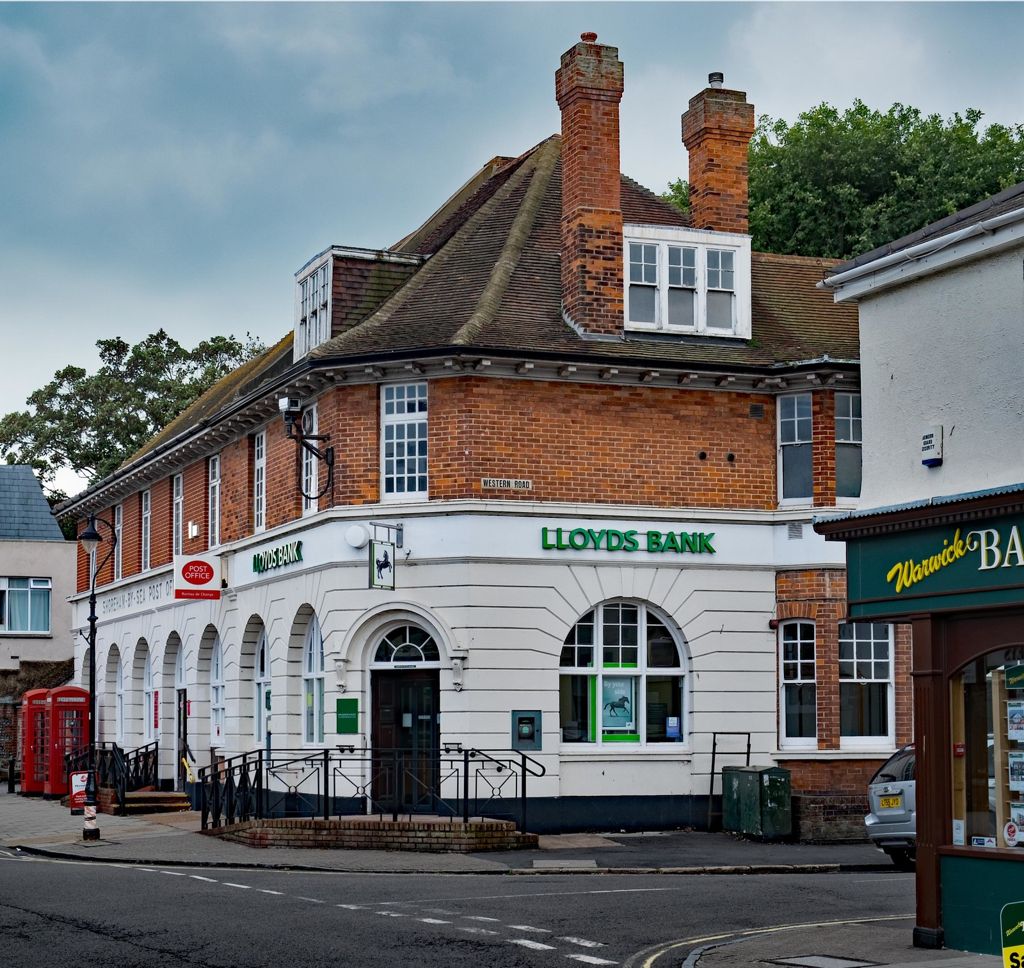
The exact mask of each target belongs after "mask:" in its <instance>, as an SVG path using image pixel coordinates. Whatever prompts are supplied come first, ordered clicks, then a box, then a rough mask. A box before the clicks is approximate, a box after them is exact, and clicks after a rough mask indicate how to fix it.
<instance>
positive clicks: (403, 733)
mask: <svg viewBox="0 0 1024 968" xmlns="http://www.w3.org/2000/svg"><path fill="white" fill-rule="evenodd" d="M371 688H372V690H373V726H372V733H371V737H370V738H371V743H372V744H373V767H374V777H373V798H374V800H375V801H376V806H377V807H378V809H384V810H390V809H393V808H394V806H395V805H396V802H397V806H398V809H399V810H401V811H402V812H413V813H430V812H433V810H434V798H435V796H436V794H437V784H438V778H439V775H440V774H439V764H438V753H439V750H440V730H439V726H438V716H437V713H438V698H439V695H440V677H439V673H438V672H437V670H436V669H435V670H426V669H423V670H417V669H411V670H409V671H407V672H374V673H373V675H372V681H371Z"/></svg>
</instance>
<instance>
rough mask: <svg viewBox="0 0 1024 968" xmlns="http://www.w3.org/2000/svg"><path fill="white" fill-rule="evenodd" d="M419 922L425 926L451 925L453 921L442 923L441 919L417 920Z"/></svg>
mask: <svg viewBox="0 0 1024 968" xmlns="http://www.w3.org/2000/svg"><path fill="white" fill-rule="evenodd" d="M416 920H417V921H422V922H423V923H424V924H451V921H442V920H441V919H440V918H417V919H416Z"/></svg>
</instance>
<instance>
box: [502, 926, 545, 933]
mask: <svg viewBox="0 0 1024 968" xmlns="http://www.w3.org/2000/svg"><path fill="white" fill-rule="evenodd" d="M509 927H510V928H511V929H512V930H513V931H533V932H535V933H537V934H551V929H550V928H535V927H533V926H532V925H529V924H510V925H509Z"/></svg>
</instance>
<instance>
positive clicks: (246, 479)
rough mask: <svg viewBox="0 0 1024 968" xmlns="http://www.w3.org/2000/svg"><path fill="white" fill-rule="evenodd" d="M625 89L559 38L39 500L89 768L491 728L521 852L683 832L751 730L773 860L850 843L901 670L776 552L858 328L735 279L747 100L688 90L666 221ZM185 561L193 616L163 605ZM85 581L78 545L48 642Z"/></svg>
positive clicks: (800, 270)
mask: <svg viewBox="0 0 1024 968" xmlns="http://www.w3.org/2000/svg"><path fill="white" fill-rule="evenodd" d="M623 77H624V74H623V66H622V64H621V63H620V61H619V59H618V52H617V50H616V49H615V48H613V47H609V46H605V45H601V44H598V43H597V42H596V37H595V36H594V35H591V34H584V35H583V38H582V40H581V42H580V43H578V44H576V45H574V46H573V47H572V48H571V49H570V50H568V51H567V52H566V53H565V54H564V55H563V57H562V60H561V65H560V67H559V69H558V71H557V73H556V84H555V87H556V97H557V101H558V104H559V106H560V108H561V111H562V132H561V135H560V136H559V135H554V136H552V137H550V138H548V139H546V140H545V141H543V142H541V143H540V144H539V145H536V146H535V147H533V148H531V149H529V150H528V151H526V152H524V153H523V154H521V155H519V156H518V157H515V158H511V157H509V158H505V157H500V158H495V159H492V160H491V161H489V162H488V163H487V164H486V165H484V167H483V168H482V169H481V170H480V171H479V172H478V173H477V174H476V175H475V176H474V177H473V178H471V179H470V180H469V181H468V182H467V183H466V184H465V185H464V186H463V187H462V188H461V189H460V190H459V191H457V192H456V194H455V195H453V196H452V197H451V198H450V199H449V200H448V201H447V202H445V203H444V204H443V205H442V206H441V208H439V209H438V211H437V212H436V213H435V214H434V215H433V216H432V217H431V218H430V219H429V220H428V221H427V222H426V223H425V224H424V225H422V226H420V227H419V228H418V229H416V230H415V231H414V232H412V233H411V234H410V235H409V236H407V237H406V238H405V239H403V240H401V241H400V242H398V243H397V244H396V245H394V246H392V247H391V248H390V249H382V250H364V249H356V248H350V247H345V246H340V245H337V246H331V247H329V248H327V249H325V250H324V251H323V252H321V253H320V254H319V255H317V256H315V257H314V258H313V259H311V260H310V261H309V262H308V263H307V264H306V265H305V266H304V267H303V268H302V269H300V270H299V272H298V273H296V318H295V321H294V327H293V329H292V331H291V332H289V334H288V335H287V336H286V337H285V338H284V339H283V340H282V341H281V342H280V343H279V344H277V345H276V346H275V347H273V348H272V349H270V350H269V351H268V352H267V353H265V354H264V355H263V356H262V357H260V358H259V359H257V360H254V361H252V362H250V363H248V364H246V365H245V366H243V367H241V368H240V369H239V370H237V371H236V372H235V373H233V374H231V375H230V376H228V377H227V378H225V379H224V380H223V381H222V382H221V383H220V384H218V385H217V386H215V387H214V388H213V389H212V390H211V391H210V392H209V393H207V394H206V395H205V396H204V397H203V398H201V399H200V400H199V401H197V403H196V404H195V405H194V406H193V407H191V408H190V409H189V410H188V411H186V412H185V413H183V414H182V415H181V416H180V417H178V418H177V419H176V420H175V421H174V422H172V423H171V424H170V425H169V426H168V427H166V428H165V429H164V430H163V431H162V432H161V433H160V434H158V435H157V436H156V437H155V438H154V439H153V440H152V441H150V442H149V443H148V444H147V445H146V446H145V447H144V448H143V449H142V450H141V451H140V452H139V453H138V454H136V455H135V456H133V457H132V458H131V459H130V460H129V461H127V462H126V463H125V465H124V466H123V467H122V468H120V469H119V470H118V471H117V472H116V473H115V474H113V475H111V476H110V477H109V478H107V479H106V480H104V481H102V482H100V483H99V484H97V485H96V486H94V487H92V488H91V489H90V490H88V491H86V492H84V493H82V494H80V495H78V496H77V497H75V498H73V499H72V500H70V501H69V502H68V503H67V504H66V505H65V506H64V508H63V511H62V513H63V514H65V515H70V516H73V517H75V518H76V519H79V520H80V521H81V522H82V524H83V526H84V522H85V520H86V518H87V516H88V515H89V514H90V513H95V514H98V515H100V516H101V517H103V518H105V519H108V520H109V521H110V522H111V523H112V524H114V525H115V526H116V527H117V528H118V529H119V530H120V535H121V540H120V544H119V551H118V552H117V553H116V554H115V555H113V556H112V559H111V560H110V561H108V562H107V563H106V564H104V565H103V567H102V568H101V569H100V571H99V573H98V575H97V582H98V587H99V600H100V608H99V614H100V624H99V631H98V642H97V655H96V669H97V691H98V694H99V705H100V715H99V717H98V719H99V738H100V739H101V740H105V741H112V740H114V739H117V740H118V741H119V742H121V743H122V744H124V745H128V746H137V745H139V744H142V743H146V742H151V741H154V740H155V741H157V742H158V743H159V744H160V751H161V754H160V755H161V771H162V776H163V778H164V780H165V781H167V782H178V783H179V784H180V783H183V782H184V779H183V777H181V775H180V771H178V770H177V769H176V766H175V764H176V763H178V761H179V760H180V757H181V753H182V751H183V748H184V743H185V742H186V740H187V743H188V745H189V747H190V749H191V751H193V752H194V754H195V755H196V758H197V761H198V763H199V765H200V766H202V765H205V764H208V763H210V762H213V761H215V760H217V759H220V758H230V757H232V756H235V755H237V754H240V753H243V752H247V751H251V750H256V749H260V748H264V749H268V748H269V749H273V750H282V749H301V750H311V749H320V748H333V747H335V746H337V745H339V744H349V745H352V744H354V745H355V747H356V748H359V749H369V750H373V749H376V748H380V747H381V746H382V745H384V744H386V745H389V746H398V747H401V748H402V749H413V748H415V749H417V750H421V751H426V752H427V753H428V754H429V753H430V751H432V750H437V749H439V748H441V747H443V746H444V745H445V744H454V743H461V744H464V745H465V746H467V747H475V748H480V749H507V748H508V747H509V746H510V745H511V743H512V741H513V737H512V735H511V732H510V731H511V730H512V727H513V725H514V720H515V715H514V714H519V713H522V712H523V711H526V712H527V713H528V714H529V715H530V716H531V717H532V721H533V722H535V723H536V724H537V727H538V728H537V739H536V743H537V745H536V746H535V747H534V748H532V749H531V752H530V755H531V756H532V757H534V759H535V760H536V761H537V762H538V763H540V764H542V765H543V767H544V769H545V771H546V772H545V775H544V776H543V777H540V778H537V779H535V780H532V781H531V787H530V798H531V813H530V815H531V818H532V824H533V826H534V827H535V828H536V829H547V830H555V829H561V830H572V829H585V828H590V829H595V828H598V829H600V828H608V827H618V828H634V829H636V828H647V829H650V828H652V827H656V826H664V827H671V826H682V825H693V826H697V827H701V826H704V825H705V824H706V823H707V817H708V800H707V797H708V794H709V791H711V790H712V789H713V791H714V792H715V794H717V793H718V792H720V790H721V777H720V774H719V773H718V772H717V771H719V770H720V768H721V766H722V765H723V764H726V765H739V764H741V763H742V755H740V753H741V751H743V750H745V748H746V738H745V736H744V735H737V734H749V738H750V744H751V749H752V761H753V762H754V763H755V764H764V765H770V764H773V763H778V764H780V765H782V766H785V767H787V768H788V769H790V770H791V771H792V777H793V786H794V792H795V794H796V809H797V816H798V820H799V824H800V832H801V834H802V835H803V836H805V837H848V836H861V835H862V829H863V828H862V814H863V812H864V806H865V801H864V797H865V787H866V783H867V780H868V778H869V777H870V775H871V774H872V773H873V772H874V770H875V769H876V768H877V766H878V765H879V763H880V762H881V761H882V760H884V759H885V758H886V757H887V756H888V755H889V754H890V753H891V752H892V751H893V749H894V748H896V747H897V746H898V745H900V744H902V743H904V742H907V741H909V739H910V736H911V732H912V730H911V723H910V695H909V690H908V666H909V642H908V641H907V640H906V639H905V638H904V637H903V636H901V635H899V634H895V633H894V632H893V630H892V629H891V628H890V627H889V626H884V625H867V624H861V625H848V624H844V623H843V615H844V611H843V609H844V601H845V594H846V590H845V573H844V559H843V553H842V548H841V547H836V546H834V545H828V544H826V543H825V542H824V541H823V540H822V539H821V538H819V537H818V536H817V535H815V534H814V532H813V531H812V529H811V527H810V522H811V518H812V516H813V515H814V514H815V513H817V512H818V511H821V510H823V509H827V508H834V507H837V506H839V507H850V508H854V507H856V506H857V496H858V494H859V486H860V439H861V434H860V398H859V393H858V347H857V317H856V312H855V310H853V309H850V308H848V307H846V306H842V305H834V304H833V303H832V302H831V301H830V299H829V297H828V295H827V294H825V293H822V292H819V291H817V290H816V288H815V284H816V283H817V282H818V281H819V280H820V279H821V278H822V276H823V274H824V272H825V271H826V269H827V268H828V267H829V265H830V264H829V263H827V262H826V261H825V260H820V259H810V258H802V257H795V256H779V255H767V254H761V253H756V252H752V251H751V246H750V237H749V235H748V234H747V232H748V223H747V145H748V142H749V139H750V137H751V135H752V133H753V129H754V109H753V106H752V105H751V104H749V103H748V102H747V100H746V95H745V94H744V93H743V92H741V91H735V90H729V89H726V88H724V87H723V86H722V79H721V77H720V75H711V79H710V82H709V87H708V88H707V89H705V90H703V91H701V92H700V93H698V94H697V95H695V96H694V97H693V98H691V99H690V102H689V105H688V108H687V110H686V112H685V114H683V118H682V132H683V140H684V142H685V144H686V147H687V149H688V151H689V157H690V191H691V203H692V212H691V215H690V216H689V217H687V216H684V215H682V214H681V213H680V212H678V211H677V210H676V209H674V208H672V207H671V206H669V205H667V204H666V203H665V202H663V201H662V200H661V199H660V198H659V197H657V196H656V195H654V194H653V193H651V192H649V191H648V190H646V189H644V188H642V187H641V186H639V185H638V184H637V183H636V182H634V181H631V180H630V179H629V178H627V177H625V176H624V175H622V174H621V173H620V171H619V100H620V98H621V95H622V91H623V83H624V80H623ZM282 401H284V406H287V407H290V408H291V413H290V416H291V417H292V418H294V422H293V424H292V431H291V434H292V435H291V436H289V433H288V430H287V427H286V423H285V421H283V420H282V418H281V416H280V413H279V406H280V405H281V402H282ZM289 401H290V402H289ZM299 427H301V428H303V429H302V430H301V431H299V430H298V429H297V428H299ZM299 433H305V434H306V435H307V436H313V437H319V438H325V439H321V440H318V441H316V442H315V444H314V445H315V447H316V448H318V450H319V451H320V456H318V455H317V454H315V453H313V452H312V451H311V450H309V449H303V448H301V446H300V444H299V443H298V442H297V440H296V439H295V435H296V434H299ZM328 447H329V448H332V449H333V466H331V467H328V462H327V461H326V460H322V459H320V457H322V456H323V455H324V451H325V449H326V448H328ZM399 525H400V526H401V527H402V532H401V543H400V545H398V546H397V547H395V548H393V549H389V558H388V563H389V564H393V570H392V571H391V573H392V574H393V575H394V583H395V588H394V589H390V588H384V587H370V586H371V582H370V581H369V580H368V577H367V576H368V569H369V568H370V567H371V556H372V555H373V554H376V556H377V557H376V558H374V559H373V560H374V562H375V563H376V567H378V568H379V565H380V560H381V558H380V548H381V547H383V546H378V545H376V544H375V543H374V542H375V541H376V540H394V539H395V537H396V536H397V533H398V532H397V530H396V528H397V526H399ZM299 542H301V549H300V550H298V551H297V550H296V549H297V547H298V545H297V543H299ZM282 549H289V550H282ZM176 555H180V556H181V557H180V558H175V556H176ZM202 555H205V556H207V557H210V556H213V557H215V558H216V559H217V560H218V561H219V565H220V568H221V574H222V577H223V585H224V588H223V593H222V595H221V597H220V599H219V600H217V601H179V600H176V599H175V598H174V597H173V595H172V590H173V584H174V583H173V576H172V572H173V568H172V562H173V561H175V560H177V561H181V560H187V559H188V558H189V557H190V556H191V557H195V556H202ZM296 555H298V557H296ZM390 555H393V556H394V557H393V561H392V559H391V558H390ZM115 568H116V571H115ZM88 587H89V562H88V561H87V559H86V557H85V556H84V554H80V556H79V562H78V588H79V596H78V598H77V600H76V603H75V616H76V619H75V624H76V626H78V627H83V626H84V625H85V619H86V613H87V610H86V604H85V597H86V593H87V590H88ZM78 641H79V647H78V648H79V651H78V655H77V659H78V668H79V669H80V670H83V672H82V674H83V676H84V674H85V671H86V670H87V669H88V661H87V656H86V655H85V652H84V651H83V648H82V646H81V640H80V639H79V640H78ZM351 700H355V703H354V704H352V703H351ZM342 708H344V709H345V710H346V712H345V716H346V717H347V718H346V723H345V725H343V724H342V712H341V711H342ZM713 746H715V747H716V750H717V756H716V775H714V776H713V775H712V773H711V752H712V747H713ZM175 777H177V780H173V779H172V778H175ZM371 799H372V797H371ZM371 806H372V804H371Z"/></svg>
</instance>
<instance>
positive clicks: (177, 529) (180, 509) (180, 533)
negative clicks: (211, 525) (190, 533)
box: [171, 474, 185, 555]
mask: <svg viewBox="0 0 1024 968" xmlns="http://www.w3.org/2000/svg"><path fill="white" fill-rule="evenodd" d="M184 536H185V476H184V475H183V474H175V475H174V477H172V478H171V554H172V555H181V554H184V553H185V552H184V547H183V544H184Z"/></svg>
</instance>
